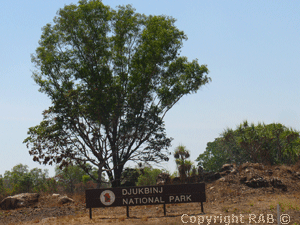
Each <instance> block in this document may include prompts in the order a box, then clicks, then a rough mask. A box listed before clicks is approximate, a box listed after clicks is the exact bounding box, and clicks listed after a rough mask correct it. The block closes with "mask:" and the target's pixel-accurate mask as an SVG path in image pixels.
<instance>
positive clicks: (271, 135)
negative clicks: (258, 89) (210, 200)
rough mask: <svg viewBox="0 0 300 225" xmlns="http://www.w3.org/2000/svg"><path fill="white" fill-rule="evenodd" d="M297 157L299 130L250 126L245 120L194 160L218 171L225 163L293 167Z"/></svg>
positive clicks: (211, 143)
mask: <svg viewBox="0 0 300 225" xmlns="http://www.w3.org/2000/svg"><path fill="white" fill-rule="evenodd" d="M299 156H300V138H299V132H298V131H295V130H293V129H290V128H287V127H285V126H283V125H282V124H280V123H277V124H276V123H272V124H268V125H265V124H261V123H258V124H257V125H254V124H250V125H249V124H248V122H247V121H244V122H243V123H242V124H240V125H239V126H238V127H237V128H236V130H232V129H226V130H225V131H224V132H223V133H222V134H221V137H219V138H216V139H215V141H214V142H209V143H208V144H207V147H206V151H205V152H204V153H203V154H200V155H199V157H198V158H197V160H196V161H198V165H201V166H202V167H203V168H204V169H205V170H210V171H218V170H220V168H221V166H222V165H223V164H224V163H236V164H237V165H240V164H242V163H244V162H246V161H249V162H259V163H264V164H271V165H273V164H294V163H295V162H296V161H297V160H299Z"/></svg>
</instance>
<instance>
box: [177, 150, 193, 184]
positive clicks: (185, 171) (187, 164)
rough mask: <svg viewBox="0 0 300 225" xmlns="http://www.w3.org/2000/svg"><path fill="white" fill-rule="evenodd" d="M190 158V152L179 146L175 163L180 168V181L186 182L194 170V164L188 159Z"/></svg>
mask: <svg viewBox="0 0 300 225" xmlns="http://www.w3.org/2000/svg"><path fill="white" fill-rule="evenodd" d="M189 157H190V153H189V151H188V150H187V149H186V147H185V146H183V145H179V146H178V147H177V148H176V149H175V152H174V158H175V162H176V165H177V168H178V172H179V175H180V179H181V180H182V181H184V180H185V179H186V177H188V176H189V173H190V171H191V169H192V165H193V163H192V162H191V161H190V160H187V158H189Z"/></svg>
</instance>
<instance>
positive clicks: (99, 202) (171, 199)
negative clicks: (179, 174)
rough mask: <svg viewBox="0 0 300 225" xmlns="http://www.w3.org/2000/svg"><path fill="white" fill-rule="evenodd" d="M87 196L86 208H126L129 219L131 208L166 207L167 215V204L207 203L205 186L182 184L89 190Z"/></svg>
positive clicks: (200, 184)
mask: <svg viewBox="0 0 300 225" xmlns="http://www.w3.org/2000/svg"><path fill="white" fill-rule="evenodd" d="M85 194H86V208H89V209H90V218H92V208H99V207H115V206H126V210H127V217H129V206H137V205H156V204H163V205H164V215H166V204H173V203H190V202H201V211H202V212H203V202H206V196H205V184H204V183H197V184H180V185H160V186H139V187H126V188H125V187H124V188H105V189H88V190H86V192H85Z"/></svg>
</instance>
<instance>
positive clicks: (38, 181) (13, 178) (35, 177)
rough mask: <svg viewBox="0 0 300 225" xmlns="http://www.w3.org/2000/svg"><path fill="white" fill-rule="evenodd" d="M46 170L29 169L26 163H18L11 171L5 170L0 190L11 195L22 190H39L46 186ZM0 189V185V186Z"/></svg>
mask: <svg viewBox="0 0 300 225" xmlns="http://www.w3.org/2000/svg"><path fill="white" fill-rule="evenodd" d="M47 179H48V170H44V171H43V170H41V169H38V168H34V169H32V170H30V171H29V169H28V166H27V165H23V164H18V165H16V166H14V167H13V168H12V170H11V171H5V173H4V178H2V179H1V180H2V183H3V184H2V191H3V192H5V193H7V194H9V195H11V194H16V193H22V192H41V191H45V190H46V188H47V186H46V183H45V181H46V180H47ZM0 189H1V187H0Z"/></svg>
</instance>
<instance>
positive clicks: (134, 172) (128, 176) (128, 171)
mask: <svg viewBox="0 0 300 225" xmlns="http://www.w3.org/2000/svg"><path fill="white" fill-rule="evenodd" d="M139 176H140V169H136V168H135V169H133V168H129V167H127V168H125V169H124V171H123V172H122V175H121V185H122V186H135V185H136V182H137V181H138V177H139Z"/></svg>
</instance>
